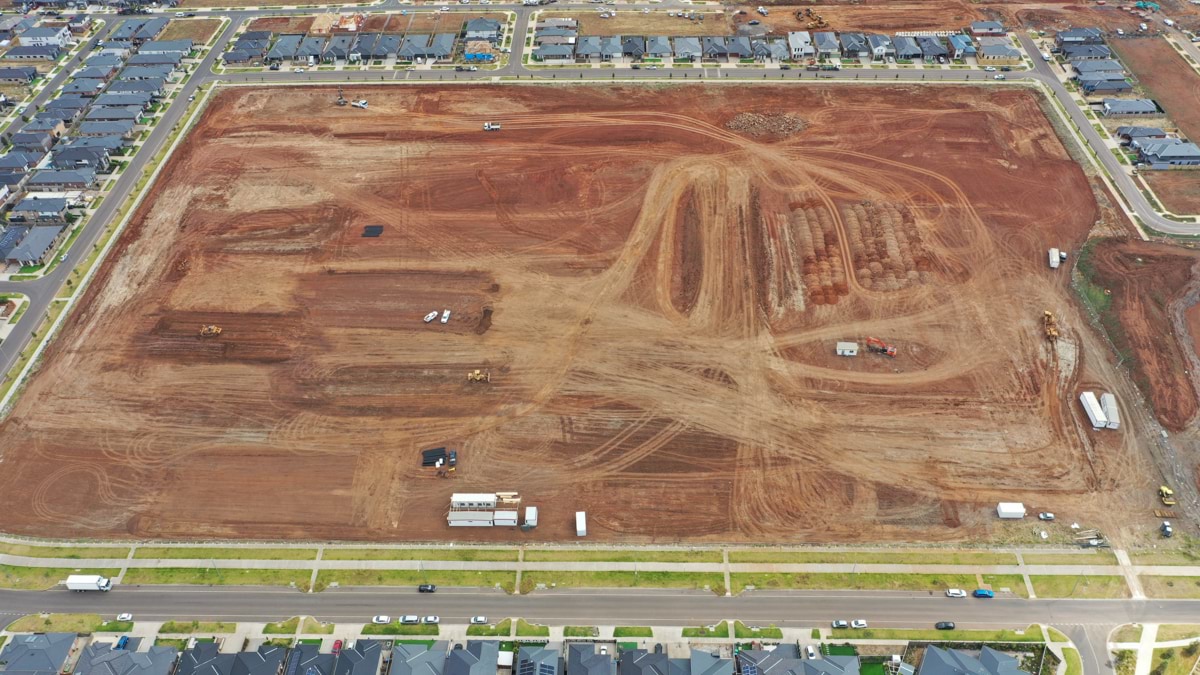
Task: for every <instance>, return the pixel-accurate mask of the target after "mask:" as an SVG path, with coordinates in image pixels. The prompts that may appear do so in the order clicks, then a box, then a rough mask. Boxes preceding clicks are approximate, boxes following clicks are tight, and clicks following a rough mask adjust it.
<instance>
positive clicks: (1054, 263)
mask: <svg viewBox="0 0 1200 675" xmlns="http://www.w3.org/2000/svg"><path fill="white" fill-rule="evenodd" d="M1061 263H1062V260H1061V259H1060V258H1059V256H1058V249H1056V248H1052V249H1050V269H1052V270H1056V269H1058V266H1059V264H1061Z"/></svg>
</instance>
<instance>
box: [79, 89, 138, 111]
mask: <svg viewBox="0 0 1200 675" xmlns="http://www.w3.org/2000/svg"><path fill="white" fill-rule="evenodd" d="M151 100H152V99H151V96H150V94H107V93H106V94H100V95H99V96H97V97H96V98H94V99H92V105H97V106H107V107H113V106H135V105H136V106H138V107H139V108H142V109H143V110H145V109H146V108H148V107H150V101H151Z"/></svg>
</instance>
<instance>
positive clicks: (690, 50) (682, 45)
mask: <svg viewBox="0 0 1200 675" xmlns="http://www.w3.org/2000/svg"><path fill="white" fill-rule="evenodd" d="M700 54H701V52H700V38H695V37H677V38H675V60H676V61H695V60H696V59H698V58H700Z"/></svg>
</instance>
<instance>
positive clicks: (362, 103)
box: [350, 98, 367, 110]
mask: <svg viewBox="0 0 1200 675" xmlns="http://www.w3.org/2000/svg"><path fill="white" fill-rule="evenodd" d="M350 107H351V108H358V109H359V110H366V109H367V99H365V98H364V99H359V100H357V101H351V102H350Z"/></svg>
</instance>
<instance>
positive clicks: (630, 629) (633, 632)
mask: <svg viewBox="0 0 1200 675" xmlns="http://www.w3.org/2000/svg"><path fill="white" fill-rule="evenodd" d="M613 637H614V638H648V637H654V629H652V628H650V627H649V626H617V627H616V628H614V629H613Z"/></svg>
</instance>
